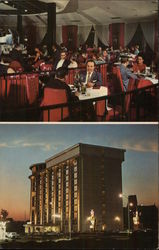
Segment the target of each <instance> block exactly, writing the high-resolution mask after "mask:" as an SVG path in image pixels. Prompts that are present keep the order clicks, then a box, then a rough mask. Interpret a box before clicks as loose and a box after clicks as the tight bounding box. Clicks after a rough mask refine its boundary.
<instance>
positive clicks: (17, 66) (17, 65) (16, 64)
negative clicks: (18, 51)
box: [9, 60, 24, 73]
mask: <svg viewBox="0 0 159 250" xmlns="http://www.w3.org/2000/svg"><path fill="white" fill-rule="evenodd" d="M9 68H12V69H13V70H14V71H15V72H18V73H21V72H23V71H24V69H23V67H22V65H21V64H20V62H18V61H16V60H14V61H12V62H11V63H10V64H9Z"/></svg>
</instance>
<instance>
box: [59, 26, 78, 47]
mask: <svg viewBox="0 0 159 250" xmlns="http://www.w3.org/2000/svg"><path fill="white" fill-rule="evenodd" d="M77 32H78V26H76V25H67V26H62V40H63V43H64V44H65V46H66V47H69V48H70V49H75V48H76V47H77Z"/></svg>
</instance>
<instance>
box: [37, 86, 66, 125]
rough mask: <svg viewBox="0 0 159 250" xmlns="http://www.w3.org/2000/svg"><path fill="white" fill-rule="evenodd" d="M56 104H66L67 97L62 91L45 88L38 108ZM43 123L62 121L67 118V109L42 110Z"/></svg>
mask: <svg viewBox="0 0 159 250" xmlns="http://www.w3.org/2000/svg"><path fill="white" fill-rule="evenodd" d="M56 104H67V95H66V91H65V90H64V89H53V88H45V89H44V97H43V100H42V102H41V104H40V107H45V106H51V105H56ZM42 113H43V121H62V120H66V119H68V118H69V108H68V107H64V108H61V107H60V108H55V109H48V110H43V112H42Z"/></svg>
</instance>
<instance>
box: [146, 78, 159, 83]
mask: <svg viewBox="0 0 159 250" xmlns="http://www.w3.org/2000/svg"><path fill="white" fill-rule="evenodd" d="M145 80H149V81H151V82H152V83H153V84H157V83H158V79H153V78H152V77H145Z"/></svg>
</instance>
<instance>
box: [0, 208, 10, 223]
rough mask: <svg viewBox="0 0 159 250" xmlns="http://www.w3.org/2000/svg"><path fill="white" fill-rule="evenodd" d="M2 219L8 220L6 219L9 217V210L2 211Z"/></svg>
mask: <svg viewBox="0 0 159 250" xmlns="http://www.w3.org/2000/svg"><path fill="white" fill-rule="evenodd" d="M0 215H1V219H2V220H6V218H7V216H8V211H7V210H5V209H3V208H2V209H1V214H0Z"/></svg>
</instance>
